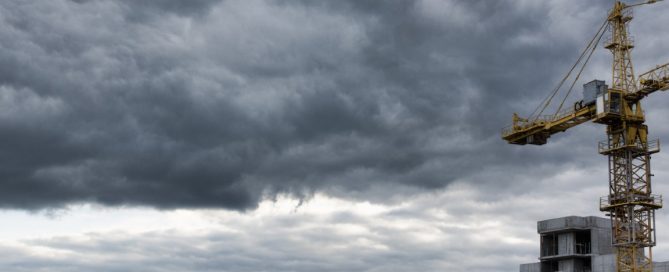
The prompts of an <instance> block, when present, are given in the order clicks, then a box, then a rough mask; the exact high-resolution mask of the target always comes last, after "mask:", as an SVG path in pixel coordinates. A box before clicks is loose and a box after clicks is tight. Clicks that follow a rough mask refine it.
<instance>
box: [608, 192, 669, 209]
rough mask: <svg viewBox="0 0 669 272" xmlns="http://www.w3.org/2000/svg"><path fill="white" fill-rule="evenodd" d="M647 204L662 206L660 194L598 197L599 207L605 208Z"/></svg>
mask: <svg viewBox="0 0 669 272" xmlns="http://www.w3.org/2000/svg"><path fill="white" fill-rule="evenodd" d="M632 203H634V204H647V205H651V206H657V207H662V205H663V203H662V195H655V194H651V195H636V194H632V195H627V196H622V197H618V196H611V195H608V196H603V197H600V198H599V209H601V210H605V209H607V208H609V207H612V206H616V205H625V204H632Z"/></svg>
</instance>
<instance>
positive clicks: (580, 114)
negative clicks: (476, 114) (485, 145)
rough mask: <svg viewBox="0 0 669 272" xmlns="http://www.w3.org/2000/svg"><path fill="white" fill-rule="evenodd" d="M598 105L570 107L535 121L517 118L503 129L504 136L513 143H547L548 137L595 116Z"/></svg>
mask: <svg viewBox="0 0 669 272" xmlns="http://www.w3.org/2000/svg"><path fill="white" fill-rule="evenodd" d="M595 113H596V105H594V104H593V105H587V106H584V107H583V108H580V109H570V110H566V111H562V112H561V113H559V114H556V115H552V116H547V117H544V118H538V119H536V120H533V121H531V122H530V121H526V120H523V119H520V118H518V119H516V120H515V122H514V124H513V125H510V126H509V127H507V128H505V129H504V130H503V131H502V138H503V139H504V140H506V141H508V142H509V143H511V144H520V145H524V144H535V145H542V144H545V143H546V141H547V140H548V138H549V137H550V136H551V135H553V134H555V133H558V132H563V131H565V130H567V129H569V128H571V127H574V126H577V125H579V124H582V123H584V122H587V121H589V120H592V119H593V118H594V117H595Z"/></svg>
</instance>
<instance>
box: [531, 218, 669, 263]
mask: <svg viewBox="0 0 669 272" xmlns="http://www.w3.org/2000/svg"><path fill="white" fill-rule="evenodd" d="M537 232H538V233H539V262H536V263H529V264H521V265H520V272H615V271H616V270H615V254H614V248H613V247H612V246H611V221H610V220H609V219H606V218H601V217H595V216H588V217H580V216H568V217H561V218H554V219H548V220H543V221H539V222H537ZM653 271H654V272H669V262H656V263H654V267H653Z"/></svg>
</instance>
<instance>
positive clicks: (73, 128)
mask: <svg viewBox="0 0 669 272" xmlns="http://www.w3.org/2000/svg"><path fill="white" fill-rule="evenodd" d="M609 4H610V3H609V1H595V2H593V1H588V2H587V3H585V2H582V1H545V2H544V1H541V2H539V1H521V0H518V1H511V0H509V1H497V2H490V1H431V0H422V1H383V2H381V1H324V2H313V1H280V2H279V1H241V0H228V1H111V0H90V1H85V0H80V1H66V0H49V1H46V0H44V1H18V0H17V1H14V0H10V1H3V2H2V3H0V21H1V22H2V23H1V24H0V46H1V47H2V50H1V51H0V69H1V70H0V150H2V152H0V162H1V164H0V205H1V206H3V207H10V208H26V209H33V208H45V207H54V206H56V207H57V206H59V205H64V204H68V203H74V202H89V201H93V202H98V203H102V204H105V205H150V206H155V207H159V208H175V207H223V208H229V209H248V208H253V207H255V206H256V205H257V203H258V202H259V201H260V200H261V199H262V198H264V197H270V198H271V197H273V196H275V195H276V194H277V193H289V194H293V195H295V196H309V195H311V194H312V193H313V192H316V191H322V192H326V193H328V194H332V195H338V196H342V197H354V198H361V199H368V200H374V201H381V200H385V199H389V198H392V197H393V196H398V195H399V196H402V195H405V194H408V193H412V192H416V191H424V190H431V189H436V188H443V187H444V186H446V185H448V184H452V183H453V182H457V181H461V182H469V183H472V184H477V185H480V186H481V188H482V190H491V191H495V192H497V193H498V194H496V196H500V195H504V192H508V193H512V192H515V191H517V189H518V188H521V186H526V185H528V184H531V182H533V181H534V179H536V178H539V177H541V176H546V175H551V174H554V173H557V172H559V171H562V170H563V169H565V168H567V167H572V166H573V165H592V164H598V165H602V166H604V161H603V159H601V158H600V157H598V156H596V155H595V154H594V148H593V147H592V146H593V145H594V143H595V141H596V140H598V139H599V138H602V136H603V132H602V129H601V128H595V127H594V126H586V127H585V128H579V130H580V131H581V133H579V134H571V135H570V137H564V138H562V137H555V138H554V139H552V140H555V143H553V144H551V145H548V146H545V147H543V148H541V149H538V148H531V147H522V148H518V147H511V146H507V145H505V144H504V143H503V142H502V141H501V140H499V135H498V133H499V129H500V128H501V127H502V126H504V125H505V124H507V123H508V121H509V119H510V118H509V117H510V115H511V113H512V112H514V111H520V112H521V113H523V112H524V113H527V112H529V111H530V110H531V108H532V107H533V106H535V105H536V104H537V103H538V101H539V100H540V99H541V98H543V96H544V95H545V94H546V92H547V91H548V90H550V89H551V88H552V87H553V86H554V84H555V82H557V80H558V78H560V77H561V76H562V74H563V72H564V71H565V70H566V69H567V67H568V66H569V65H570V64H571V62H572V60H573V59H575V58H576V56H577V55H578V52H579V50H580V49H581V47H582V46H584V45H585V43H586V41H587V39H588V38H590V36H591V35H592V34H593V33H594V31H595V30H596V28H597V26H598V25H599V24H600V23H601V21H602V20H603V18H604V16H605V12H606V10H607V9H608V6H609ZM662 10H664V11H666V5H664V6H662V7H661V6H660V5H659V4H658V8H657V9H656V10H650V9H649V10H648V11H646V13H645V15H644V16H646V15H647V18H648V19H646V20H640V21H642V22H638V23H639V24H642V23H644V24H653V25H654V26H653V27H655V31H660V32H661V31H662V29H661V28H657V27H658V26H659V25H666V23H664V24H663V23H661V21H662V20H665V21H666V18H660V17H657V16H659V15H660V14H662ZM640 17H642V16H640ZM665 17H666V16H665ZM651 18H652V20H651ZM635 23H636V22H635ZM652 29H653V28H641V27H639V28H635V31H638V33H635V34H636V35H637V37H638V38H637V41H639V42H640V43H641V42H646V44H647V45H645V46H644V47H641V48H642V50H639V51H641V52H640V53H639V55H640V60H641V61H640V63H642V64H643V65H642V66H641V67H649V66H650V65H654V64H657V63H655V61H657V59H658V58H659V59H661V60H663V59H665V58H666V59H668V60H669V56H668V55H666V53H664V51H662V50H661V49H662V48H665V47H664V46H662V44H666V42H667V40H666V39H662V38H660V37H658V36H653V35H652V33H653V32H650V31H652ZM651 45H652V46H651ZM638 48H639V47H638ZM601 51H602V52H603V50H601ZM607 58H608V54H607V53H606V52H604V53H603V54H601V55H598V56H596V59H595V64H594V65H593V69H592V70H590V72H589V73H591V74H589V76H591V75H592V76H595V75H596V76H597V77H599V78H608V77H609V75H608V73H609V72H608V71H609V69H608V68H607V67H608V66H607V65H608V64H607V63H606V62H605V60H608V59H607ZM589 79H590V78H588V79H587V80H589ZM588 131H589V132H592V133H585V132H588ZM664 132H665V133H664V134H665V135H666V134H667V133H666V131H664ZM567 146H568V147H570V148H565V147H567ZM574 158H578V160H574ZM530 163H531V165H532V166H533V167H532V168H531V169H529V168H528V167H527V166H528V165H529V164H530Z"/></svg>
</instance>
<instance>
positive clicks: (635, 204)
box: [502, 0, 669, 272]
mask: <svg viewBox="0 0 669 272" xmlns="http://www.w3.org/2000/svg"><path fill="white" fill-rule="evenodd" d="M659 1H661V0H659ZM656 2H658V0H649V1H646V2H643V3H638V4H633V5H627V4H625V3H622V2H620V1H616V2H615V5H614V7H613V9H611V11H610V12H609V14H608V17H607V18H606V20H605V22H604V23H603V24H602V26H601V27H600V29H599V31H598V32H597V34H596V35H595V37H594V38H593V39H592V40H591V41H590V43H589V44H588V46H587V47H586V49H585V50H584V51H583V53H582V54H581V56H580V57H579V58H578V60H577V62H576V64H574V66H572V67H571V70H570V71H569V72H568V73H567V75H566V76H565V77H564V78H563V79H562V81H561V82H560V83H559V84H558V87H557V88H556V89H555V90H554V91H553V92H552V93H551V95H549V96H548V97H547V98H546V99H545V100H544V101H542V103H541V105H539V107H538V108H537V109H536V110H535V111H534V113H532V115H531V116H530V117H529V118H521V117H518V115H517V114H514V115H513V124H512V125H511V126H509V127H507V128H504V129H503V130H502V138H503V139H504V140H506V141H508V142H509V143H511V144H518V145H525V144H533V145H543V144H545V143H546V142H547V140H548V138H549V137H550V136H551V135H553V134H555V133H558V132H563V131H565V130H567V129H569V128H572V127H574V126H577V125H579V124H582V123H584V122H587V121H590V120H592V121H593V122H594V123H598V124H603V125H606V134H607V139H606V140H605V141H602V142H600V143H599V146H598V150H599V153H600V154H602V155H605V156H607V157H608V159H609V193H608V195H606V196H604V197H602V198H601V199H600V210H601V211H603V212H606V213H607V215H608V216H609V217H610V218H611V228H612V236H613V237H612V244H613V246H614V247H615V249H616V269H617V271H634V272H640V271H644V272H645V271H648V272H650V271H652V265H653V263H652V256H653V254H652V247H653V246H655V244H656V236H655V231H656V230H655V210H657V209H659V208H661V207H662V196H660V195H655V194H653V193H652V190H651V176H652V175H651V173H650V155H651V154H653V153H656V152H659V151H660V142H659V140H651V141H649V140H648V127H647V126H646V125H645V124H644V122H645V116H644V111H643V109H642V106H641V101H642V100H643V98H645V97H646V96H648V95H650V94H651V93H654V92H656V91H665V90H667V89H669V63H667V64H664V65H661V66H657V67H656V68H654V69H652V70H650V71H648V72H646V73H643V74H641V75H640V76H639V78H638V81H637V79H636V78H635V76H634V69H633V66H632V58H631V54H630V53H631V50H632V48H634V45H633V40H632V37H631V36H630V35H629V31H628V26H629V23H630V21H631V20H632V7H635V6H640V5H647V4H653V3H656ZM607 30H608V31H607ZM604 33H610V37H609V38H608V39H605V41H604V47H605V48H606V49H608V50H610V51H611V53H612V54H613V65H612V72H613V77H612V81H611V87H608V86H607V85H606V83H605V82H604V81H598V80H595V81H592V82H590V83H587V84H585V85H584V91H583V93H584V99H583V100H580V101H578V102H576V103H575V104H574V106H573V107H567V109H564V104H565V100H566V98H567V96H569V94H570V93H571V91H572V89H573V87H574V84H575V83H576V81H577V80H578V79H579V77H580V75H581V72H582V71H583V68H584V67H585V66H586V65H587V62H588V61H589V60H590V57H591V56H592V52H593V51H594V50H595V48H596V47H597V44H599V43H600V41H601V40H602V37H603V36H604ZM579 65H581V66H580V70H579V72H578V73H574V74H575V75H576V76H575V79H574V81H573V83H572V84H571V86H570V87H569V89H568V92H567V95H566V96H565V98H564V99H562V101H561V103H559V106H558V107H557V110H556V111H555V113H554V114H549V115H543V113H544V112H545V111H546V110H547V108H548V106H549V105H551V103H552V102H553V100H554V98H555V96H556V94H557V93H558V92H559V91H560V89H561V88H562V86H563V85H564V83H565V81H566V80H567V79H569V78H570V77H571V75H572V73H573V72H574V70H575V69H576V68H577V67H578V66H579Z"/></svg>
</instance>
